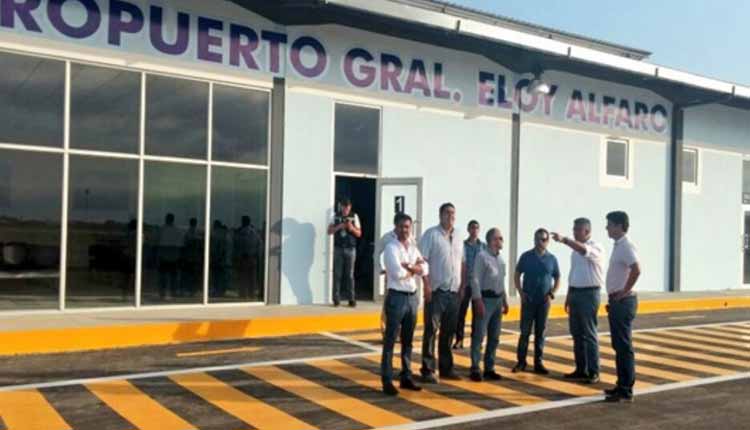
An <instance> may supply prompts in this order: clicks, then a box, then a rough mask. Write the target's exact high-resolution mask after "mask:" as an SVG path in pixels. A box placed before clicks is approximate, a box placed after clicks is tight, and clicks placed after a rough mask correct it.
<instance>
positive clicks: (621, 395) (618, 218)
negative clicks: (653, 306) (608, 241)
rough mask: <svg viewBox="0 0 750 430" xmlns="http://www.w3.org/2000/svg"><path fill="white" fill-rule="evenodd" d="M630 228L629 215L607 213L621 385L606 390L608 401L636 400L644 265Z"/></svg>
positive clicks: (613, 322) (609, 291) (610, 285)
mask: <svg viewBox="0 0 750 430" xmlns="http://www.w3.org/2000/svg"><path fill="white" fill-rule="evenodd" d="M629 228H630V219H629V217H628V214H626V213H625V212H622V211H615V212H610V213H609V214H607V233H608V234H609V237H610V238H612V239H613V240H614V241H615V245H614V248H613V249H612V255H611V256H610V258H609V270H607V294H608V295H609V305H608V306H607V310H608V312H609V329H610V333H611V339H612V348H614V350H615V362H616V367H617V385H616V386H615V387H614V388H612V389H610V390H604V394H605V395H606V399H605V400H606V401H608V402H620V401H627V402H631V401H633V385H634V384H635V354H634V353H633V333H632V331H633V320H634V319H635V315H636V311H637V309H638V298H637V297H636V294H635V291H634V290H633V288H634V287H635V283H636V282H637V281H638V277H639V276H640V275H641V266H640V262H639V258H638V252H637V250H636V248H635V246H634V245H633V243H632V242H630V239H628V237H627V236H626V234H627V232H628V229H629Z"/></svg>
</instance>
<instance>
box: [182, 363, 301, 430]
mask: <svg viewBox="0 0 750 430" xmlns="http://www.w3.org/2000/svg"><path fill="white" fill-rule="evenodd" d="M170 379H172V380H173V381H174V382H176V383H178V384H180V385H182V386H183V387H185V388H187V389H188V390H190V391H192V392H193V393H195V394H197V395H198V396H200V397H201V398H203V399H204V400H206V401H207V402H209V403H211V404H213V405H214V406H216V407H217V408H219V409H221V410H223V411H226V412H227V413H229V414H231V415H234V416H235V417H237V418H239V419H240V420H242V421H244V422H246V423H247V424H249V425H251V426H253V427H255V428H256V429H258V430H303V429H315V426H312V425H310V424H307V423H305V422H304V421H300V420H299V419H297V418H295V417H293V416H291V415H289V414H287V413H286V412H283V411H281V410H279V409H276V408H274V407H273V406H271V405H268V404H266V403H264V402H262V401H260V400H258V399H256V398H255V397H252V396H250V395H248V394H245V393H244V392H242V391H240V390H238V389H236V388H234V387H232V386H231V385H229V384H226V383H224V382H222V381H221V380H219V379H216V378H214V377H213V376H211V375H208V374H206V373H190V374H185V375H173V376H170Z"/></svg>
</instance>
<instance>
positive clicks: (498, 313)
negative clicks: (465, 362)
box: [471, 297, 503, 372]
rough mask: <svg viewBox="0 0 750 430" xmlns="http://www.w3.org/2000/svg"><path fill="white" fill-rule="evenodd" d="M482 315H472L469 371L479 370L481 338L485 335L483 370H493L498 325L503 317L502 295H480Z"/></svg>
mask: <svg viewBox="0 0 750 430" xmlns="http://www.w3.org/2000/svg"><path fill="white" fill-rule="evenodd" d="M482 302H483V303H484V316H483V317H482V318H479V317H478V316H477V315H476V314H473V316H472V332H471V371H472V372H479V360H480V358H481V356H482V340H483V339H484V336H485V334H486V335H487V346H486V347H485V349H484V371H485V372H491V371H493V370H495V356H496V354H497V346H498V344H499V343H500V326H501V324H502V318H503V312H502V309H503V298H502V297H482Z"/></svg>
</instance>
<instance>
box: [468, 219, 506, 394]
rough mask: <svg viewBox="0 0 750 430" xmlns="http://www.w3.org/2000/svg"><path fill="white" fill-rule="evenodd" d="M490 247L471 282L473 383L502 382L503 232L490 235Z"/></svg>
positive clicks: (481, 255)
mask: <svg viewBox="0 0 750 430" xmlns="http://www.w3.org/2000/svg"><path fill="white" fill-rule="evenodd" d="M486 239H487V247H486V248H485V249H483V250H482V251H480V252H479V254H478V255H477V256H476V260H475V261H474V269H473V271H472V274H471V276H472V282H471V293H468V294H471V299H472V300H473V302H474V307H473V309H474V314H473V315H472V320H473V321H472V331H471V375H470V378H471V380H472V381H475V382H481V381H482V379H483V378H484V379H489V380H491V381H499V380H500V379H502V377H501V376H500V375H499V374H498V373H497V372H495V356H496V354H497V346H498V344H499V343H500V325H501V323H502V318H503V315H507V314H508V299H507V296H506V295H505V271H506V269H505V260H504V259H503V257H502V255H500V250H501V249H503V235H502V233H501V232H500V229H497V228H492V229H490V230H489V231H488V232H487V237H486ZM485 334H486V335H487V345H486V347H485V349H484V373H480V372H479V360H480V358H481V354H482V340H484V336H485Z"/></svg>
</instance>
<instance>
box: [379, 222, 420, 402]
mask: <svg viewBox="0 0 750 430" xmlns="http://www.w3.org/2000/svg"><path fill="white" fill-rule="evenodd" d="M411 227H412V219H411V217H410V216H409V215H406V214H398V215H397V216H396V234H397V239H396V240H393V241H390V242H388V244H387V245H386V246H385V250H384V252H383V254H384V260H385V271H386V274H387V276H388V294H387V295H386V298H385V306H384V309H385V319H386V324H385V333H384V335H383V355H382V357H381V362H380V374H381V380H382V383H383V392H384V393H385V394H387V395H390V396H395V395H397V394H398V389H397V388H396V387H395V386H394V385H393V347H394V345H395V343H396V336H397V333H398V331H399V327H400V328H401V375H400V379H401V384H400V386H401V388H402V389H407V390H413V391H419V390H421V388H420V387H418V386H417V385H416V384H415V383H414V380H413V379H412V373H411V352H412V340H413V338H414V328H415V327H416V325H417V309H418V307H419V296H418V295H417V278H419V277H421V276H427V275H428V273H429V271H428V266H427V263H426V262H425V261H424V259H423V258H422V254H421V253H420V252H419V249H418V248H417V247H416V245H415V244H414V243H413V241H412V240H411Z"/></svg>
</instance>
